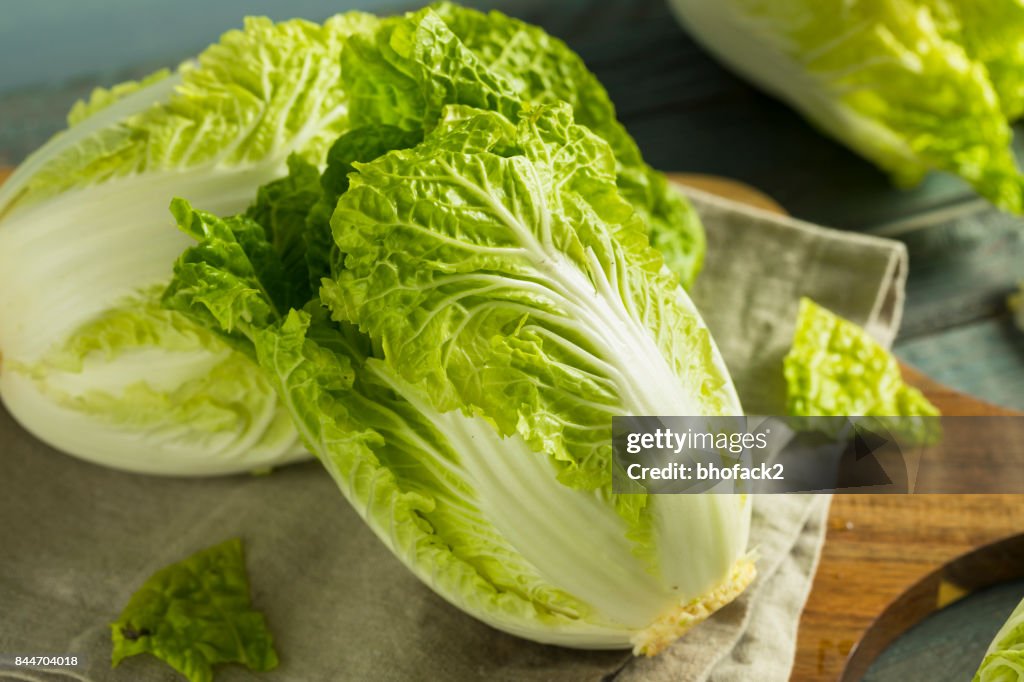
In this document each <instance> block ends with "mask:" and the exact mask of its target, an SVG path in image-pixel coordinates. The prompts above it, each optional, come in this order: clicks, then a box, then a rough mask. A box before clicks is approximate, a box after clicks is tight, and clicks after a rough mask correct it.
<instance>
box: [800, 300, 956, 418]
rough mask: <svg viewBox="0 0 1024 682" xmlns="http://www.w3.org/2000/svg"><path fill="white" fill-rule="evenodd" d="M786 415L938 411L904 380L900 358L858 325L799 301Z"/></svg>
mask: <svg viewBox="0 0 1024 682" xmlns="http://www.w3.org/2000/svg"><path fill="white" fill-rule="evenodd" d="M784 373H785V377H786V385H787V403H786V411H787V413H788V414H791V415H795V416H799V417H828V416H835V415H839V416H866V417H890V416H892V417H930V416H938V414H939V411H938V410H937V409H936V408H935V407H934V406H933V405H932V404H931V403H930V402H929V401H928V399H927V398H925V397H924V395H923V394H922V393H921V392H920V391H919V390H917V389H916V388H914V387H913V386H909V385H907V384H906V382H904V381H903V376H902V375H901V374H900V367H899V364H898V363H897V362H896V358H895V357H893V356H892V355H891V354H890V353H889V352H888V351H886V350H885V348H883V347H882V346H881V345H880V344H879V343H878V342H877V341H875V340H874V339H872V338H871V337H870V336H868V334H867V332H865V331H864V330H863V329H861V328H860V327H858V326H857V325H855V324H853V323H852V322H849V321H848V320H844V319H843V318H841V317H839V316H838V315H834V314H833V313H831V312H829V311H828V310H826V309H825V308H823V307H821V306H820V305H818V304H816V303H815V302H814V301H812V300H810V299H808V298H804V299H801V301H800V312H799V315H798V318H797V325H796V332H795V333H794V336H793V346H792V348H791V349H790V351H789V354H788V355H786V358H785V360H784Z"/></svg>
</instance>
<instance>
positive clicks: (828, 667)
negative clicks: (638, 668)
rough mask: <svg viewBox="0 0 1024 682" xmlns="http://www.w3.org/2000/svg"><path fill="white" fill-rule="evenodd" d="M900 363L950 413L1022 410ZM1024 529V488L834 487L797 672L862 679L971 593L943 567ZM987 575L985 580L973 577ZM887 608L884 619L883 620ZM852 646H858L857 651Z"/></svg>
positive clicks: (690, 180)
mask: <svg viewBox="0 0 1024 682" xmlns="http://www.w3.org/2000/svg"><path fill="white" fill-rule="evenodd" d="M673 179H674V180H676V181H678V182H680V183H681V184H684V185H688V186H691V187H696V188H698V189H702V190H705V191H708V192H712V193H714V194H718V195H720V196H723V197H726V198H729V199H734V200H736V201H740V202H743V203H747V204H751V205H756V206H759V207H760V208H765V209H768V210H772V211H776V212H778V213H784V212H785V211H784V210H783V209H782V207H780V206H779V204H778V203H776V202H775V201H774V200H772V199H771V198H770V197H767V196H765V195H764V194H762V193H761V192H759V191H757V190H755V189H753V188H751V187H748V186H746V185H743V184H742V183H738V182H735V181H732V180H727V179H724V178H718V177H713V176H702V175H675V176H673ZM901 370H902V372H903V376H904V379H906V381H907V382H908V383H910V384H912V385H914V386H916V387H917V388H919V389H921V391H922V392H923V393H924V394H925V395H926V396H927V397H928V399H929V400H931V401H932V402H933V403H935V405H936V406H937V407H938V408H939V409H940V410H941V411H942V413H943V414H945V415H978V416H996V415H1010V414H1019V413H1016V412H1013V411H1010V410H1005V409H1002V408H999V407H996V406H994V405H990V404H988V403H985V402H983V401H980V400H977V399H975V398H972V397H970V396H967V395H964V394H962V393H958V392H957V391H954V390H952V389H950V388H948V387H946V386H943V385H941V384H939V383H937V382H935V381H932V380H931V379H929V378H928V377H927V376H925V375H924V374H922V373H921V372H918V371H917V370H915V369H913V368H911V367H908V366H906V365H903V364H901ZM1021 532H1024V495H836V496H834V498H833V501H832V509H831V511H830V513H829V519H828V532H827V537H826V540H825V547H824V550H823V551H822V555H821V563H820V564H819V566H818V573H817V575H816V577H815V579H814V583H813V585H812V587H811V594H810V598H809V599H808V601H807V606H806V608H805V610H804V613H803V616H802V617H801V619H800V629H799V633H798V639H797V651H796V662H795V665H794V668H793V676H792V680H793V681H794V682H811V681H818V680H822V681H826V680H827V681H829V682H833V681H835V680H840V679H842V680H843V682H854V681H855V680H859V679H860V678H861V677H862V676H863V675H864V673H865V672H866V670H867V667H868V666H869V665H870V664H871V662H872V661H873V660H874V658H875V657H876V656H877V655H878V654H879V653H881V651H882V650H884V648H885V647H886V646H887V645H888V644H889V643H891V642H892V641H894V640H895V639H896V638H897V637H899V635H900V634H902V633H903V632H905V631H906V630H907V629H909V628H910V627H911V626H912V625H914V624H915V623H917V622H919V621H920V620H922V619H923V618H924V617H925V616H926V615H927V614H928V613H930V612H932V611H934V610H937V609H938V608H941V607H942V606H945V605H948V604H950V603H952V602H953V601H955V600H956V599H958V598H960V597H962V596H965V594H966V592H965V587H964V586H963V582H960V583H952V582H947V581H945V580H944V579H943V575H944V574H943V571H942V570H941V569H942V568H943V567H944V566H947V565H948V564H950V563H951V562H954V561H955V560H956V559H957V558H958V557H961V555H964V554H966V553H969V552H971V551H972V550H976V549H978V548H981V547H984V546H987V545H989V544H990V543H993V542H996V541H999V540H1005V541H1006V543H1011V542H1013V541H1012V540H1008V538H1010V536H1014V535H1017V534H1019V533H1021ZM1006 543H1004V545H1005V544H1006ZM1004 554H1005V552H1004ZM977 564H978V562H974V565H977ZM1003 570H1004V571H1005V569H1003ZM1021 571H1024V566H1022V567H1021ZM1008 573H1009V574H1010V575H1012V571H1008ZM992 575H993V576H995V575H996V573H993V574H992ZM1019 575H1020V574H1017V577H1019ZM985 583H986V581H984V580H980V579H979V580H978V581H977V584H976V585H975V586H976V587H980V586H982V585H984V584H985ZM912 588H913V589H912ZM908 590H911V591H910V592H909V593H908ZM905 593H906V596H904V597H903V598H901V596H902V595H905ZM890 607H891V608H890ZM887 609H889V611H888V613H886V618H884V619H881V620H878V619H879V617H880V616H881V615H882V614H883V612H885V611H886V610H887ZM876 620H878V623H877V624H876ZM855 648H858V649H859V651H857V652H856V655H854V656H852V657H851V653H853V652H854V649H855Z"/></svg>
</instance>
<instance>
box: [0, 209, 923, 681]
mask: <svg viewBox="0 0 1024 682" xmlns="http://www.w3.org/2000/svg"><path fill="white" fill-rule="evenodd" d="M691 196H692V199H693V201H694V203H695V205H696V206H697V208H698V210H699V211H700V213H701V215H702V217H703V219H704V222H705V224H706V226H707V229H708V239H709V248H708V260H707V265H706V266H705V269H704V272H703V273H702V275H701V277H700V279H699V283H698V285H697V287H696V289H695V291H694V297H695V300H696V301H697V304H698V306H699V307H700V308H701V310H702V312H703V314H704V317H705V319H706V320H707V322H708V324H709V325H710V326H711V329H712V331H713V332H714V333H715V336H716V339H717V340H718V343H719V346H720V347H721V349H722V352H723V354H724V356H725V358H726V362H727V363H728V364H729V366H730V369H731V370H732V372H733V376H734V377H735V379H736V383H737V386H738V388H739V390H740V395H741V397H742V399H743V401H744V405H745V407H746V408H747V410H748V411H750V412H752V413H753V412H756V413H761V414H771V413H777V412H780V411H781V409H782V399H783V396H784V386H783V383H782V375H781V360H782V357H783V355H784V354H785V352H786V350H787V348H788V346H789V343H790V340H791V335H792V330H793V324H794V321H795V318H796V311H797V302H798V300H799V297H800V296H804V295H806V296H810V297H812V298H814V299H815V300H816V301H818V302H819V303H821V304H823V305H825V306H826V307H828V308H830V309H831V310H833V311H835V312H837V313H839V314H841V315H843V316H845V317H847V318H849V319H851V320H853V321H855V322H858V323H860V324H862V325H864V326H866V327H867V328H868V329H869V330H870V331H871V332H872V333H873V334H875V336H876V338H878V339H879V340H880V341H882V342H883V343H888V342H890V341H891V340H892V337H893V335H894V333H895V330H896V326H897V324H898V321H899V314H900V311H901V306H902V291H903V280H904V276H905V271H906V254H905V253H904V251H903V249H902V247H901V246H900V245H898V244H895V243H893V242H889V241H885V240H880V239H874V238H869V237H864V236H860V235H853V234H847V233H841V232H835V231H830V230H825V229H822V228H818V227H814V226H811V225H808V224H806V223H801V222H799V221H795V220H790V219H787V218H781V217H778V216H775V215H772V214H770V213H765V212H762V211H758V210H756V209H747V208H743V207H741V206H737V205H735V204H732V203H730V202H727V201H724V200H721V199H716V198H715V197H712V196H709V195H707V194H704V193H700V192H697V191H693V192H692V193H691ZM139 456H140V457H144V456H145V453H144V452H140V453H139ZM0 460H2V462H3V464H4V475H3V477H2V479H0V519H2V520H3V523H0V548H2V551H3V555H4V556H3V558H2V559H0V607H2V609H3V617H2V618H0V655H3V656H13V655H29V654H46V655H59V654H73V655H77V656H79V658H80V659H83V660H84V661H85V663H84V665H83V666H81V667H79V668H75V669H71V670H70V671H69V672H70V673H71V674H70V675H68V674H67V673H58V672H54V673H53V674H49V673H45V672H37V671H27V670H19V671H8V670H0V679H8V678H10V679H27V680H58V679H59V680H68V679H69V678H70V679H84V680H104V681H105V680H113V681H115V682H116V681H119V680H131V681H133V682H156V681H162V680H168V681H170V680H179V679H180V677H179V676H178V675H177V674H176V673H174V672H173V671H171V669H170V668H168V667H167V666H166V665H164V664H163V663H160V662H158V661H156V660H155V659H153V658H152V657H149V656H136V657H133V658H129V659H126V660H125V661H124V662H123V663H122V664H121V665H120V666H119V667H118V668H116V669H114V670H111V669H110V652H111V644H110V627H109V623H111V622H112V621H113V620H115V619H116V618H117V616H118V614H119V612H120V609H121V608H122V607H123V606H124V605H125V604H126V603H127V601H128V599H129V597H130V596H131V594H132V592H133V591H134V590H135V589H137V588H138V587H139V586H140V585H141V584H142V583H143V582H144V581H145V579H146V578H148V577H149V576H150V575H151V574H152V573H154V572H155V571H156V570H157V569H159V568H162V567H163V566H166V565H167V564H170V563H173V562H175V561H178V560H180V559H182V558H184V557H185V556H187V555H189V554H191V553H193V552H195V551H197V550H199V549H202V548H204V547H208V546H210V545H213V544H216V543H218V542H220V541H222V540H224V539H226V538H229V537H235V536H241V537H242V538H244V540H245V542H246V550H247V554H248V556H247V564H248V568H249V573H250V577H251V582H252V591H253V602H254V604H255V606H256V607H257V608H259V609H260V610H262V611H263V612H264V613H266V615H267V618H268V621H269V623H270V626H271V629H272V631H273V633H274V636H275V641H276V644H277V649H278V652H279V653H280V656H281V665H280V666H279V667H278V668H277V669H276V670H275V671H272V672H269V673H250V672H249V671H248V670H246V669H244V668H242V667H240V666H225V667H222V668H221V669H220V670H219V674H218V680H228V681H230V680H260V681H263V682H274V681H275V680H289V681H293V680H301V681H311V682H314V681H320V680H323V681H325V682H336V681H339V680H375V681H378V680H379V681H388V680H455V681H458V680H498V681H501V680H508V681H510V682H512V681H514V682H528V681H531V680H538V681H539V680H593V681H594V682H597V681H598V680H601V681H611V680H615V681H616V682H636V681H639V680H644V681H645V682H657V681H658V680H673V681H680V680H684V681H685V680H695V681H702V680H713V681H715V682H723V681H727V680H752V679H757V680H760V681H764V682H772V681H774V680H785V679H787V678H788V677H789V671H790V669H791V667H792V659H793V652H794V647H795V640H796V626H797V622H798V619H799V614H800V610H801V609H802V607H803V604H804V602H805V600H806V597H807V592H808V590H809V588H810V584H811V580H812V578H813V575H814V569H815V566H816V562H817V558H818V555H819V550H820V547H821V544H822V541H823V537H824V529H825V517H826V515H827V512H828V501H829V500H828V497H827V496H809V495H776V496H761V497H758V498H757V499H755V502H754V524H753V529H752V532H751V537H752V542H753V543H754V544H755V545H756V549H757V553H758V556H759V559H758V571H759V577H758V579H757V581H756V582H755V583H754V584H753V585H752V587H751V588H750V589H748V590H747V591H746V592H745V593H744V594H743V595H742V596H741V597H740V598H739V599H738V600H737V601H735V602H734V603H733V604H731V605H730V606H728V607H726V608H725V609H723V610H721V611H720V612H718V613H717V614H716V615H715V616H714V617H712V618H711V619H710V620H708V621H707V622H706V623H704V624H702V625H700V626H699V627H697V628H696V629H694V630H693V631H692V632H690V633H689V634H688V635H687V636H686V637H684V638H683V639H681V640H680V641H679V642H677V643H676V644H675V645H673V646H672V647H670V648H669V649H668V650H667V651H665V652H664V653H662V654H661V655H660V656H658V657H656V658H653V659H634V658H633V657H632V656H631V655H630V654H629V653H628V652H621V651H616V652H607V651H605V652H588V651H573V650H569V649H561V648H558V647H551V646H542V645H539V644H533V643H530V642H526V641H524V640H520V639H516V638H514V637H511V636H508V635H505V634H502V633H500V632H497V631H495V630H492V629H491V628H489V627H487V626H485V625H483V624H481V623H478V622H477V621H475V620H473V619H472V618H470V617H469V616H466V615H464V614H463V613H461V612H459V611H458V610H456V609H455V608H453V607H451V606H449V605H448V604H447V603H445V602H444V601H442V600H441V599H440V598H439V597H437V596H436V595H434V593H433V592H431V591H430V590H429V589H428V588H427V587H426V586H424V585H423V584H421V583H420V582H419V581H418V580H417V579H416V578H414V577H413V576H412V574H411V573H409V572H408V571H407V570H406V569H405V568H404V567H403V566H402V565H401V564H400V563H399V562H398V560H397V559H395V558H394V557H393V556H392V555H391V553H390V552H389V551H388V550H387V549H386V548H385V547H384V545H382V544H381V543H380V542H379V541H378V540H377V539H376V538H375V537H374V536H373V534H372V533H371V532H370V530H369V529H368V528H367V527H366V526H365V524H364V523H363V522H362V521H361V520H360V519H359V517H358V516H357V515H356V514H355V512H353V511H352V510H351V509H350V508H349V506H348V504H347V503H346V502H345V500H344V498H343V497H342V496H341V495H340V494H339V493H338V491H337V489H336V488H335V485H334V483H333V482H332V480H331V479H330V477H328V476H326V475H325V474H324V473H323V472H322V471H321V470H320V467H319V465H318V464H317V463H315V462H309V463H305V464H299V465H294V466H289V467H286V468H284V469H282V470H280V471H277V472H275V473H273V474H272V475H270V476H235V477H227V478H216V479H195V480H193V479H181V478H177V479H173V478H154V477H145V476H137V475H131V474H124V473H120V472H116V471H111V470H107V469H104V468H101V467H98V466H95V465H92V464H87V463H85V462H81V461H78V460H75V459H72V458H70V457H67V456H65V455H62V454H60V453H58V452H55V451H53V450H52V449H50V448H48V447H47V446H45V445H43V444H42V443H39V442H38V441H36V440H35V439H33V438H32V437H31V436H29V435H28V434H27V433H25V432H24V431H23V430H22V429H20V428H19V427H18V426H17V425H16V424H15V423H14V422H13V420H12V419H11V418H10V416H9V415H8V414H7V413H6V412H5V411H2V410H0Z"/></svg>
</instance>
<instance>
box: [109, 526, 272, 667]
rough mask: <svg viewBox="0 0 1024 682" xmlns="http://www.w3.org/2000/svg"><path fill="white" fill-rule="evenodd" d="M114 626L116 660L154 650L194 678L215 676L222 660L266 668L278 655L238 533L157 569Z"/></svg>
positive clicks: (168, 662) (114, 653)
mask: <svg viewBox="0 0 1024 682" xmlns="http://www.w3.org/2000/svg"><path fill="white" fill-rule="evenodd" d="M110 629H111V635H112V639H113V643H114V651H113V656H112V664H113V666H114V667H116V666H117V665H118V664H119V663H120V662H121V661H123V660H124V659H125V658H128V657H129V656H135V655H138V654H144V653H148V654H152V655H153V656H156V657H157V658H159V659H160V660H162V661H164V662H166V663H167V664H168V665H170V666H171V667H172V668H174V669H175V670H177V671H178V672H179V673H181V674H182V675H184V676H185V678H186V679H188V680H189V682H212V681H213V666H215V665H218V664H222V663H241V664H243V665H245V666H246V667H247V668H249V669H250V670H257V671H266V670H273V669H274V668H276V667H277V663H278V661H277V653H276V652H275V651H274V644H273V641H272V638H271V635H270V630H269V629H268V628H267V622H266V619H265V618H264V616H263V614H262V613H260V612H259V611H256V610H254V609H253V608H252V604H251V601H250V597H249V578H248V576H247V575H246V571H245V557H244V555H243V553H242V541H241V540H238V539H235V540H228V541H226V542H222V543H221V544H219V545H216V546H214V547H210V548H208V549H204V550H202V551H200V552H197V553H196V554H193V555H192V556H190V557H188V558H187V559H184V560H182V561H179V562H177V563H175V564H172V565H170V566H168V567H166V568H163V569H160V570H159V571H157V572H156V573H155V574H153V576H151V577H150V578H149V579H148V580H147V581H146V582H145V584H143V585H142V586H141V587H140V588H139V589H138V591H136V592H135V594H133V595H132V598H131V600H130V601H129V602H128V604H127V606H125V607H124V610H123V611H122V612H121V615H120V617H119V618H118V619H117V621H116V622H114V623H112V624H111V626H110Z"/></svg>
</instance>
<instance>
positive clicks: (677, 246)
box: [342, 3, 705, 286]
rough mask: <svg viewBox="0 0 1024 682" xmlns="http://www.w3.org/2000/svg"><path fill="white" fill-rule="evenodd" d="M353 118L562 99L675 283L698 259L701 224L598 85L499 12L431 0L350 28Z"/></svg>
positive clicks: (695, 268) (375, 119) (411, 123)
mask: <svg viewBox="0 0 1024 682" xmlns="http://www.w3.org/2000/svg"><path fill="white" fill-rule="evenodd" d="M342 64H343V69H344V71H345V74H346V81H347V82H348V85H349V87H350V89H351V102H352V105H351V117H352V123H353V126H360V125H374V124H386V125H392V126H397V127H400V128H403V129H408V130H415V129H420V130H422V129H424V128H426V129H430V128H432V127H433V125H434V124H435V122H436V121H437V119H438V117H439V116H440V114H441V111H442V108H443V107H444V106H445V105H449V104H462V105H467V106H471V107H476V108H480V109H486V110H492V111H496V112H498V113H501V114H502V115H503V116H505V117H507V118H510V119H514V118H515V117H516V115H517V114H518V112H519V111H520V108H521V107H522V106H523V105H524V104H544V103H554V102H568V103H569V104H570V105H572V108H573V111H574V115H575V117H576V120H577V122H578V123H580V124H581V125H584V126H587V127H588V128H590V129H591V130H592V131H593V132H594V133H596V134H597V135H598V136H599V137H601V138H603V139H604V140H605V141H607V142H608V143H609V144H610V145H611V147H612V150H613V152H614V154H615V163H616V178H617V183H618V186H619V190H620V191H621V192H622V194H623V196H624V197H625V198H626V199H627V200H628V201H629V202H630V204H632V206H633V207H634V208H635V209H636V210H637V211H638V212H640V213H641V215H642V217H643V221H644V223H645V224H646V225H647V226H648V228H649V230H650V234H651V241H652V242H653V243H654V245H655V246H656V247H657V248H658V249H659V250H661V251H662V253H663V254H664V256H665V259H666V262H667V264H668V266H669V267H670V268H671V269H672V270H673V271H674V272H675V273H676V274H677V275H679V277H680V279H681V281H682V282H683V284H684V285H685V286H689V285H690V284H692V283H693V280H694V278H695V277H696V276H697V273H698V272H699V271H700V267H701V265H702V263H703V259H704V250H705V237H704V232H703V228H702V226H701V224H700V221H699V219H698V217H697V215H696V212H695V211H694V210H693V209H692V207H690V205H689V203H688V202H687V201H686V199H685V198H683V197H682V196H681V195H680V194H679V192H678V191H676V190H675V189H673V188H672V187H671V186H670V185H669V184H668V182H667V181H666V179H665V177H664V176H663V175H662V174H661V173H658V172H657V171H654V170H653V169H651V168H650V167H649V166H648V165H646V164H645V163H644V161H643V158H642V157H641V155H640V150H639V148H638V147H637V146H636V143H635V142H634V141H633V139H632V138H631V137H630V136H629V134H628V133H627V132H626V130H625V128H624V127H623V126H622V124H620V123H619V122H618V120H617V119H616V117H615V108H614V106H613V104H612V102H611V100H610V99H609V97H608V93H607V92H605V90H604V87H603V86H602V85H601V84H600V82H599V81H598V80H597V78H596V77H595V76H594V74H592V73H591V72H590V71H589V70H588V69H587V67H586V65H585V64H584V63H583V60H582V59H580V57H579V56H578V55H577V54H575V53H574V52H573V51H572V50H570V49H569V48H568V47H567V46H566V45H565V43H563V42H562V41H560V40H558V39H557V38H554V37H552V36H550V35H548V34H547V33H545V32H544V31H543V30H542V29H541V28H539V27H536V26H532V25H530V24H527V23H524V22H522V21H518V20H516V19H512V18H510V17H507V16H505V15H504V14H501V13H500V12H490V13H488V14H483V13H481V12H477V11H475V10H470V9H466V8H463V7H459V6H457V5H453V4H451V3H439V4H436V5H432V6H431V7H429V8H427V9H424V10H422V11H420V12H416V13H413V14H410V15H406V16H405V17H401V18H395V19H390V20H386V21H385V22H384V23H383V24H382V26H381V29H380V30H379V31H378V32H376V33H374V34H373V35H354V36H353V37H352V38H351V39H350V40H349V41H348V45H347V49H346V50H344V51H343V53H342Z"/></svg>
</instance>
